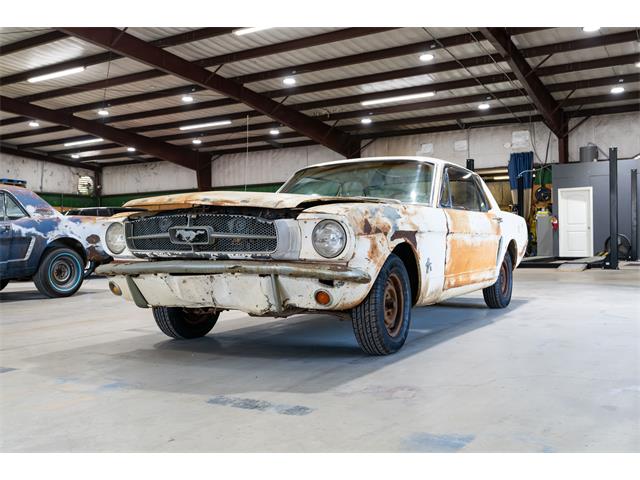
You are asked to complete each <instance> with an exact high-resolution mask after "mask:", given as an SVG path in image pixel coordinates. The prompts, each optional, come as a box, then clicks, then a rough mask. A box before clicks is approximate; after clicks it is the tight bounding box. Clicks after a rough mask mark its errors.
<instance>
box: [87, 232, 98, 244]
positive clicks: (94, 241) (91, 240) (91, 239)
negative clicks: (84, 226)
mask: <svg viewBox="0 0 640 480" xmlns="http://www.w3.org/2000/svg"><path fill="white" fill-rule="evenodd" d="M87 242H89V243H90V244H91V245H96V244H97V243H99V242H100V237H99V236H98V235H96V234H95V233H94V234H92V235H89V236H88V237H87Z"/></svg>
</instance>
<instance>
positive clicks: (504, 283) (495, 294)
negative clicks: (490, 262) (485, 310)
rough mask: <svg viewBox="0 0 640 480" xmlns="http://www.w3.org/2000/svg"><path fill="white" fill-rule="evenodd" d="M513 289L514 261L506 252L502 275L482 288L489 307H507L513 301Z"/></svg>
mask: <svg viewBox="0 0 640 480" xmlns="http://www.w3.org/2000/svg"><path fill="white" fill-rule="evenodd" d="M512 290H513V263H512V261H511V255H509V253H508V252H507V253H505V255H504V259H503V260H502V264H501V265H500V275H499V276H498V280H496V283H494V284H493V285H491V286H490V287H487V288H483V289H482V295H483V296H484V301H485V303H486V304H487V306H488V307H489V308H505V307H506V306H507V305H509V302H511V291H512Z"/></svg>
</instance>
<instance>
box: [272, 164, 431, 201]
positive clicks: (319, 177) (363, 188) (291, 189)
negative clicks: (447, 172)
mask: <svg viewBox="0 0 640 480" xmlns="http://www.w3.org/2000/svg"><path fill="white" fill-rule="evenodd" d="M432 184H433V165H432V164H430V163H424V162H416V161H409V160H406V161H405V160H385V161H371V162H366V161H365V162H353V163H351V162H349V163H344V164H336V165H328V166H324V167H311V168H306V169H304V170H301V171H300V172H297V173H296V174H295V175H294V176H293V177H291V178H290V179H289V180H288V181H287V182H286V183H285V184H284V185H283V186H282V187H281V188H280V190H278V192H280V193H298V194H302V195H321V196H329V197H376V198H392V199H395V200H400V201H402V202H410V203H430V201H431V186H432Z"/></svg>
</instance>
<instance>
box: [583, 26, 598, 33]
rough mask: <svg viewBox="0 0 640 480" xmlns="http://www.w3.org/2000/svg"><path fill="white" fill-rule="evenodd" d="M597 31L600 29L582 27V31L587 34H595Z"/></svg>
mask: <svg viewBox="0 0 640 480" xmlns="http://www.w3.org/2000/svg"><path fill="white" fill-rule="evenodd" d="M598 30H600V27H582V31H583V32H587V33H591V32H597V31H598Z"/></svg>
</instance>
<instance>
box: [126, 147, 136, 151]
mask: <svg viewBox="0 0 640 480" xmlns="http://www.w3.org/2000/svg"><path fill="white" fill-rule="evenodd" d="M135 151H136V149H135V148H133V147H127V152H135Z"/></svg>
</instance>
